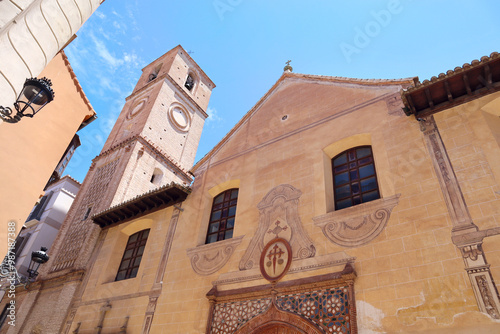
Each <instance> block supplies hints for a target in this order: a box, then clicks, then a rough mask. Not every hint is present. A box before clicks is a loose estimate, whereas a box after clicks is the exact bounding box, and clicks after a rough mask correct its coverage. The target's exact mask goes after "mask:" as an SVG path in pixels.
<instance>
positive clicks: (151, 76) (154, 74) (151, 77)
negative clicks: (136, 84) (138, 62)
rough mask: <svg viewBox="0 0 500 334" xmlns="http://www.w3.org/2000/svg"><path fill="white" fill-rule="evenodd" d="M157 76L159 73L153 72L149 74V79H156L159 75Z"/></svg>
mask: <svg viewBox="0 0 500 334" xmlns="http://www.w3.org/2000/svg"><path fill="white" fill-rule="evenodd" d="M157 76H158V75H157V74H156V73H151V74H150V75H149V78H148V79H149V81H153V80H154V79H156V77H157Z"/></svg>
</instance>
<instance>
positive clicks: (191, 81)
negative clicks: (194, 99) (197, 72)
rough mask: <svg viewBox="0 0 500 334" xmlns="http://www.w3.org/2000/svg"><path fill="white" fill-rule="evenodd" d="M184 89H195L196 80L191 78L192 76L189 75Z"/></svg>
mask: <svg viewBox="0 0 500 334" xmlns="http://www.w3.org/2000/svg"><path fill="white" fill-rule="evenodd" d="M184 87H186V88H187V89H188V90H189V91H191V90H192V89H193V87H194V79H193V77H192V76H191V74H188V76H187V79H186V83H185V84H184Z"/></svg>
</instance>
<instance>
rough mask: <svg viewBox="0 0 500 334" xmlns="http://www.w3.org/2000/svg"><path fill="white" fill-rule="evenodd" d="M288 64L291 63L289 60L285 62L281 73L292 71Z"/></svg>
mask: <svg viewBox="0 0 500 334" xmlns="http://www.w3.org/2000/svg"><path fill="white" fill-rule="evenodd" d="M290 62H291V60H289V61H287V62H285V64H286V66H285V68H283V71H285V72H292V71H293V68H292V66H290Z"/></svg>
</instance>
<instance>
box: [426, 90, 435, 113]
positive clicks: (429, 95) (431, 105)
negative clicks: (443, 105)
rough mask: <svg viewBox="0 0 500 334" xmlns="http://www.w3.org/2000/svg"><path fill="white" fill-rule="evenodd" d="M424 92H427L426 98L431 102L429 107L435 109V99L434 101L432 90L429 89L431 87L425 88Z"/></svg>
mask: <svg viewBox="0 0 500 334" xmlns="http://www.w3.org/2000/svg"><path fill="white" fill-rule="evenodd" d="M424 92H425V98H426V99H427V103H428V104H429V107H430V108H431V109H434V101H432V97H431V92H430V91H429V87H426V88H425V89H424Z"/></svg>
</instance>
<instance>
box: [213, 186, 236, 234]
mask: <svg viewBox="0 0 500 334" xmlns="http://www.w3.org/2000/svg"><path fill="white" fill-rule="evenodd" d="M237 202H238V189H229V190H226V191H224V192H223V193H220V194H219V195H217V196H216V197H215V198H214V201H213V205H212V211H211V212H210V222H209V224H208V232H207V239H206V243H207V244H210V243H213V242H216V241H220V240H226V239H231V238H232V237H233V229H234V219H235V216H236V203H237Z"/></svg>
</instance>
